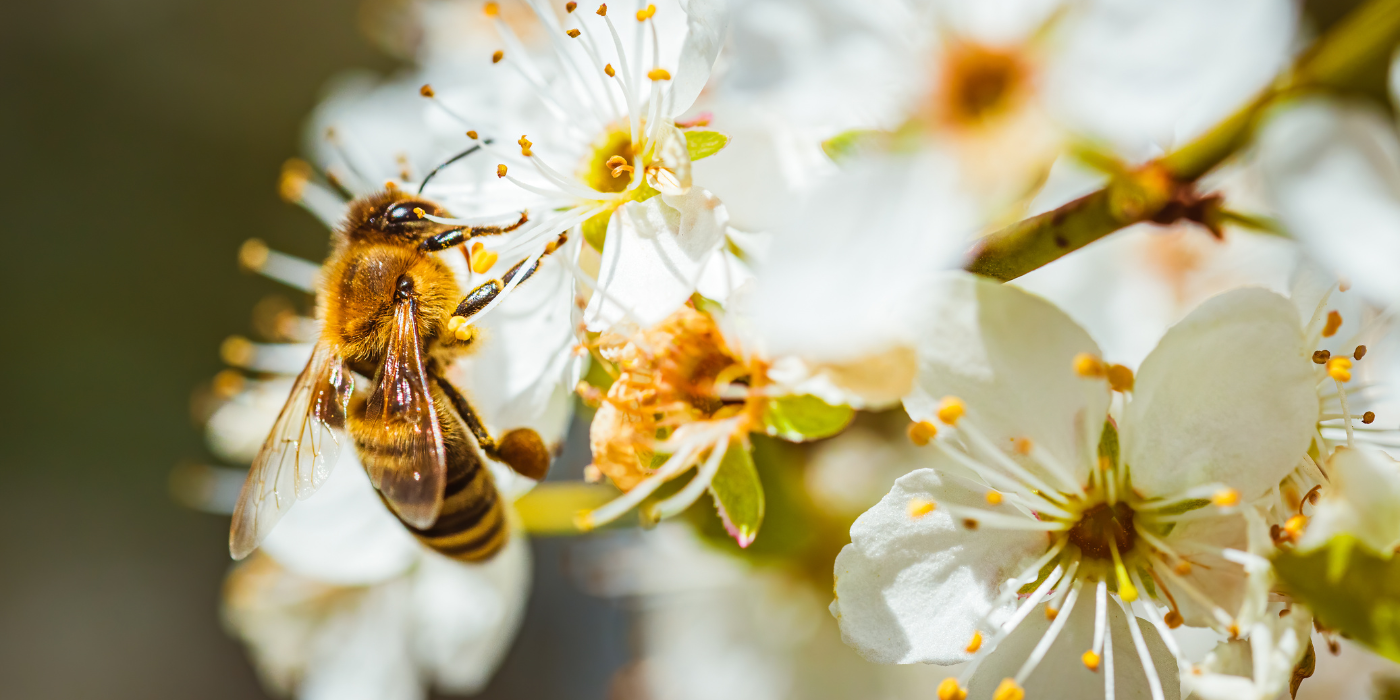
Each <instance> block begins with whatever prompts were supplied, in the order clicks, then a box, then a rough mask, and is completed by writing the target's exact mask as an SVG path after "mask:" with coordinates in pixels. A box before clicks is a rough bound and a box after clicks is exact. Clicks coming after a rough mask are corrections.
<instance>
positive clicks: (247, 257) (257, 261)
mask: <svg viewBox="0 0 1400 700" xmlns="http://www.w3.org/2000/svg"><path fill="white" fill-rule="evenodd" d="M271 254H272V251H271V250H269V249H268V247H267V244H266V243H263V242H262V241H261V240H260V239H257V238H249V239H248V240H246V241H243V245H241V246H238V264H239V265H240V266H242V267H243V269H245V270H248V271H249V272H257V271H258V270H261V269H262V268H263V265H266V264H267V258H268V256H269V255H271Z"/></svg>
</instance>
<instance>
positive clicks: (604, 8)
mask: <svg viewBox="0 0 1400 700" xmlns="http://www.w3.org/2000/svg"><path fill="white" fill-rule="evenodd" d="M598 16H599V17H607V16H608V4H607V3H603V4H601V5H599V6H598Z"/></svg>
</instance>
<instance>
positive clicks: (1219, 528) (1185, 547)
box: [1163, 513, 1249, 627]
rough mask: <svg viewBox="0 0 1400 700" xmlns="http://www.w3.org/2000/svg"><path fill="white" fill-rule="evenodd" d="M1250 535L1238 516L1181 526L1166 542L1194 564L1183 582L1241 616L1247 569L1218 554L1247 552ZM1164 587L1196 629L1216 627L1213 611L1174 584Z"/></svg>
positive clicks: (1242, 520) (1199, 521)
mask: <svg viewBox="0 0 1400 700" xmlns="http://www.w3.org/2000/svg"><path fill="white" fill-rule="evenodd" d="M1247 532H1248V530H1247V524H1246V523H1245V519H1244V516H1242V515H1240V514H1238V513H1236V514H1230V515H1221V516H1219V517H1213V518H1202V519H1199V520H1188V521H1186V522H1183V523H1179V524H1177V525H1176V527H1174V528H1172V531H1171V533H1170V534H1168V535H1167V536H1166V537H1164V538H1163V539H1165V540H1166V542H1167V544H1168V545H1169V546H1170V547H1171V548H1172V550H1173V551H1175V552H1176V553H1177V554H1179V555H1181V556H1183V557H1186V558H1187V559H1189V560H1190V561H1191V563H1192V564H1193V566H1192V567H1191V572H1190V573H1189V574H1187V575H1186V576H1183V577H1182V578H1183V579H1184V580H1185V581H1186V582H1187V583H1188V584H1190V585H1191V586H1192V587H1194V588H1195V589H1196V590H1198V591H1201V592H1203V593H1205V594H1206V595H1208V596H1210V599H1211V600H1212V601H1214V602H1215V604H1217V605H1219V606H1220V608H1221V609H1222V610H1224V611H1225V612H1226V613H1228V614H1230V615H1236V614H1238V613H1239V612H1240V610H1241V608H1242V606H1243V605H1244V599H1245V586H1246V584H1247V582H1248V580H1247V579H1246V577H1245V571H1244V568H1243V567H1241V566H1240V565H1239V564H1236V563H1233V562H1230V561H1229V560H1227V559H1225V558H1224V557H1221V556H1220V555H1219V554H1217V553H1216V552H1219V551H1220V550H1221V549H1234V550H1238V551H1241V552H1243V551H1247V550H1248V547H1249V541H1248V537H1247ZM1164 583H1165V585H1166V586H1167V588H1168V589H1171V590H1172V592H1173V595H1174V596H1175V600H1176V602H1177V606H1178V608H1179V610H1180V612H1181V616H1182V618H1183V619H1184V620H1185V621H1186V624H1188V625H1191V626H1193V627H1207V626H1209V625H1211V624H1213V623H1212V620H1213V619H1214V618H1213V617H1212V616H1211V613H1210V610H1209V609H1207V608H1205V607H1203V606H1201V604H1200V603H1198V602H1197V601H1196V600H1195V599H1194V598H1192V597H1191V596H1190V595H1187V594H1185V593H1184V592H1183V591H1181V590H1177V587H1176V586H1174V584H1173V583H1172V582H1171V581H1166V582H1164Z"/></svg>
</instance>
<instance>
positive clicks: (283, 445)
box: [229, 343, 354, 559]
mask: <svg viewBox="0 0 1400 700" xmlns="http://www.w3.org/2000/svg"><path fill="white" fill-rule="evenodd" d="M353 390H354V378H353V377H352V376H351V374H350V370H349V369H347V368H346V367H345V362H344V360H343V359H342V358H341V357H340V355H339V354H337V353H336V352H335V351H334V350H333V349H332V348H331V347H330V346H328V345H326V344H325V343H320V344H318V345H317V346H316V349H315V350H314V351H313V352H312V354H311V360H310V361H309V362H307V363H306V369H303V370H302V371H301V374H300V375H298V376H297V380H296V382H295V383H294V384H293V385H292V393H291V395H290V396H288V397H287V403H286V404H285V405H283V406H282V412H281V413H279V414H278V415H277V422H276V423H274V424H273V426H272V432H271V433H269V434H268V436H267V441H266V442H264V443H263V446H262V449H261V450H259V451H258V456H257V457H256V458H254V459H253V466H252V467H251V468H249V470H248V480H247V481H245V482H243V491H242V492H241V493H239V494H238V505H237V506H236V507H235V508H234V510H233V525H232V527H231V528H230V531H229V552H230V553H232V554H233V558H234V559H242V558H243V557H246V556H248V553H249V552H252V551H253V550H254V549H255V548H257V546H258V544H259V543H260V542H262V540H263V538H264V537H267V533H269V532H271V531H272V527H273V526H274V525H276V524H277V521H278V520H280V519H281V518H282V516H283V515H284V514H286V512H287V511H288V510H290V509H291V507H292V504H294V503H296V501H297V499H301V498H306V497H307V496H310V495H311V494H312V493H314V492H315V491H316V489H318V488H320V487H321V484H323V483H325V481H326V478H327V477H328V476H330V473H331V468H332V467H334V466H335V461H336V458H337V457H339V456H340V441H341V439H342V438H343V437H344V433H343V431H344V429H345V407H346V404H347V403H349V401H350V394H351V392H352V391H353Z"/></svg>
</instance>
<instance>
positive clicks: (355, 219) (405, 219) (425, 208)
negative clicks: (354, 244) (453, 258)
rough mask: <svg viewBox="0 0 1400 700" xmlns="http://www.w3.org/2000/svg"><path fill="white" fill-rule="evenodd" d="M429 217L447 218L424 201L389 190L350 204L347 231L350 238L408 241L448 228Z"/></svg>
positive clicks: (439, 209)
mask: <svg viewBox="0 0 1400 700" xmlns="http://www.w3.org/2000/svg"><path fill="white" fill-rule="evenodd" d="M429 216H447V212H446V211H445V210H443V208H442V207H439V206H438V205H436V204H433V203H432V202H429V201H428V200H426V199H420V198H417V197H413V196H410V195H408V194H406V193H404V192H401V191H397V190H389V191H387V192H382V193H380V194H378V195H371V196H368V197H362V198H360V199H358V200H356V201H354V202H352V203H351V205H350V213H349V217H348V219H349V221H348V224H349V225H348V228H349V230H350V231H351V235H352V236H368V237H370V238H378V237H380V236H385V237H389V238H397V239H405V240H410V241H416V240H419V239H422V238H424V237H427V236H431V235H433V234H436V233H438V232H441V231H443V230H446V229H449V228H451V227H449V226H445V225H443V224H440V223H437V222H435V221H433V220H432V219H429V218H428V217H429ZM356 232H358V233H356Z"/></svg>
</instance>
